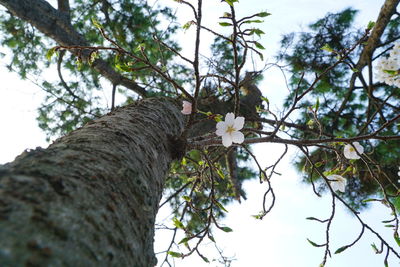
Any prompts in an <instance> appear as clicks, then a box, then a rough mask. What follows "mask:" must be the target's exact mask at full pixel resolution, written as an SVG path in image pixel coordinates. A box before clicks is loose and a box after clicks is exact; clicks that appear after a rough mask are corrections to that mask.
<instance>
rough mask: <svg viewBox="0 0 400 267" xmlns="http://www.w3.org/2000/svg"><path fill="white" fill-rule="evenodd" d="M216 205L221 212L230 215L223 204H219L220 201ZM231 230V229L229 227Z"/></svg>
mask: <svg viewBox="0 0 400 267" xmlns="http://www.w3.org/2000/svg"><path fill="white" fill-rule="evenodd" d="M214 203H215V205H217V207H218V208H220V209H221V210H223V211H225V212H226V213H228V211H227V210H226V209H225V208H224V206H222V204H221V203H219V202H218V201H215V202H214ZM228 228H229V227H228Z"/></svg>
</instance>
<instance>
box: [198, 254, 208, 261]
mask: <svg viewBox="0 0 400 267" xmlns="http://www.w3.org/2000/svg"><path fill="white" fill-rule="evenodd" d="M199 255H200V257H201V258H202V259H203V261H205V262H207V263H210V261H209V260H208V259H207V258H206V257H204V256H203V255H201V254H200V253H199Z"/></svg>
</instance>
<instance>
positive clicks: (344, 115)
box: [279, 9, 400, 210]
mask: <svg viewBox="0 0 400 267" xmlns="http://www.w3.org/2000/svg"><path fill="white" fill-rule="evenodd" d="M356 14H357V11H355V10H353V9H346V10H344V11H342V12H339V13H335V14H328V15H326V16H325V17H324V18H322V19H320V20H318V21H316V22H315V23H313V24H311V25H310V26H309V29H310V31H309V32H304V33H300V34H289V35H286V36H284V38H283V39H282V47H285V50H282V52H281V54H280V55H279V58H280V59H282V60H284V61H285V62H287V63H288V65H289V69H288V71H289V72H290V73H291V74H292V76H291V77H290V86H291V87H292V88H296V87H297V86H299V90H298V91H299V93H301V92H304V91H305V90H307V88H309V86H310V85H311V84H312V82H313V79H314V77H313V75H314V73H322V72H323V71H324V70H325V69H326V68H328V67H329V66H331V65H332V64H334V62H335V61H336V60H337V57H338V56H340V51H343V50H344V49H346V48H348V47H350V46H351V44H352V43H354V42H355V41H356V40H357V39H359V38H361V36H362V29H360V30H354V27H353V26H352V22H353V21H354V17H355V16H356ZM397 21H398V17H396V18H394V19H393V20H391V22H390V23H389V25H388V27H387V29H386V30H385V34H384V35H383V36H382V38H383V39H386V40H390V39H392V40H393V38H394V36H396V34H397V37H398V36H399V34H398V27H397ZM390 44H391V43H389V44H386V45H385V46H384V47H381V48H379V49H380V50H384V49H385V47H388V46H390ZM321 48H323V49H321ZM288 51H289V52H288ZM361 51H362V46H360V47H359V48H356V49H355V50H354V52H352V53H351V54H350V55H349V56H348V57H347V58H345V59H344V60H343V62H342V63H341V64H339V65H338V66H336V67H335V68H334V69H332V70H331V71H329V72H328V73H326V74H325V75H324V76H323V77H322V78H321V79H320V80H319V81H318V82H317V83H316V84H315V86H314V88H313V90H312V91H311V93H310V95H309V97H308V98H307V99H304V100H303V101H302V102H301V103H299V105H298V106H299V110H300V112H299V116H298V119H297V120H296V124H299V125H302V124H307V125H310V126H312V127H313V128H314V129H316V130H317V131H316V132H314V133H310V132H304V131H300V130H296V129H294V130H293V131H291V135H293V136H295V137H296V138H304V139H305V138H320V137H321V136H323V135H325V136H337V137H349V136H358V135H362V134H365V133H366V132H368V130H372V131H373V130H374V129H377V128H379V125H381V124H382V123H384V122H387V121H390V120H391V119H393V118H394V117H395V116H396V114H397V113H396V112H397V111H398V108H397V107H396V102H398V101H399V97H400V94H399V91H398V90H393V88H392V87H391V86H388V85H386V84H382V83H376V82H374V83H372V84H371V83H369V82H368V79H367V78H366V77H364V74H363V73H359V72H358V71H357V70H355V69H354V68H355V64H356V63H357V61H358V59H359V57H360V53H361ZM286 52H288V53H286ZM376 59H377V58H375V59H374V60H376ZM355 77H358V78H359V80H360V82H359V83H355V82H354V79H355ZM371 90H373V95H374V96H373V99H371V97H370V95H371V93H372V92H371ZM294 93H295V91H293V93H292V94H291V95H289V96H288V97H287V99H286V103H285V105H286V107H289V106H290V105H291V104H292V103H293V95H294ZM315 99H318V103H319V107H318V109H317V110H315V112H312V111H310V107H312V106H313V105H315ZM386 99H388V101H386ZM398 131H399V129H398V126H396V124H392V125H390V126H388V127H386V128H385V130H384V132H383V134H384V135H388V136H390V135H396V134H397V133H398ZM363 144H364V146H366V147H367V150H368V151H371V153H370V154H369V157H370V159H371V161H372V162H374V163H375V164H377V165H379V166H380V167H379V168H378V169H376V170H374V174H375V175H376V176H377V178H378V179H379V181H380V182H381V183H382V185H383V186H384V187H385V188H387V190H388V192H390V194H396V193H397V190H398V189H397V186H395V184H396V182H397V180H398V176H397V172H396V169H397V165H398V156H397V155H399V153H400V144H399V141H398V140H392V141H390V140H389V141H386V142H378V141H375V140H367V141H365V142H364V143H363ZM335 147H336V149H337V151H336V152H334V151H327V150H326V149H325V148H317V149H315V150H313V151H312V152H311V155H310V158H311V159H312V160H313V161H314V162H319V163H321V164H320V166H319V167H318V169H319V172H327V171H329V170H332V169H335V168H338V169H340V170H342V172H343V171H345V170H346V169H348V168H350V170H351V171H347V173H346V174H347V175H348V177H349V179H348V181H349V185H348V188H349V190H346V193H345V195H344V197H345V199H346V200H348V201H349V202H350V203H351V205H352V206H353V207H354V208H356V209H357V210H359V209H360V208H363V207H366V206H367V205H368V202H363V201H362V200H363V199H368V198H370V197H373V196H374V195H375V194H376V193H377V192H379V187H380V184H378V183H376V181H375V179H374V178H373V177H372V176H371V174H370V173H369V171H368V169H367V167H366V166H365V164H364V162H360V161H357V162H349V163H348V164H346V163H344V162H342V163H340V162H339V163H336V162H334V161H332V160H331V159H332V158H336V157H337V154H336V153H342V152H341V151H340V147H341V146H340V145H336V146H335ZM307 161H308V160H307V159H306V157H301V158H300V159H298V160H297V164H296V165H297V167H298V169H299V170H303V171H305V175H304V180H305V181H308V182H310V179H312V180H316V179H319V178H321V177H320V175H319V174H318V173H317V172H316V171H315V170H314V169H313V167H312V166H311V165H310V164H309V163H307ZM321 187H322V188H321V189H323V188H324V187H325V186H324V183H322V184H321ZM325 189H326V188H325ZM397 208H398V209H399V208H400V207H397Z"/></svg>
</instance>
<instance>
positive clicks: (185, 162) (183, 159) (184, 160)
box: [181, 157, 187, 166]
mask: <svg viewBox="0 0 400 267" xmlns="http://www.w3.org/2000/svg"><path fill="white" fill-rule="evenodd" d="M181 164H182V165H183V166H186V164H187V161H186V158H185V157H183V158H182V160H181Z"/></svg>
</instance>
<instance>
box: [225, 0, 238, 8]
mask: <svg viewBox="0 0 400 267" xmlns="http://www.w3.org/2000/svg"><path fill="white" fill-rule="evenodd" d="M225 2H227V3H228V4H229V5H230V6H231V7H233V3H235V2H238V0H225Z"/></svg>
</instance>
